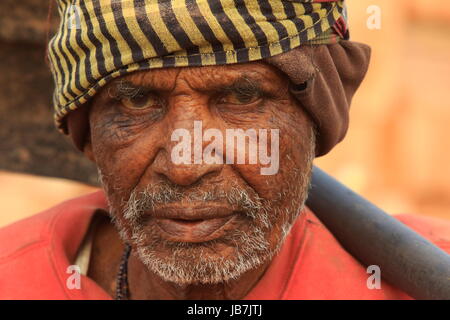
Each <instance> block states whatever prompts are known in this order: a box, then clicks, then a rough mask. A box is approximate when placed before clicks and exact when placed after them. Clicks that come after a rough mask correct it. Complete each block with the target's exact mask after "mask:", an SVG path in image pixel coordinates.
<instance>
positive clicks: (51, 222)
mask: <svg viewBox="0 0 450 320" xmlns="http://www.w3.org/2000/svg"><path fill="white" fill-rule="evenodd" d="M95 207H104V194H103V192H101V191H96V192H93V193H90V194H87V195H84V196H81V197H77V198H73V199H70V200H67V201H64V202H61V203H59V204H58V205H56V206H54V207H51V208H49V209H46V210H44V211H42V212H39V213H37V214H34V215H32V216H30V217H28V218H25V219H22V220H19V221H17V222H14V223H12V224H10V225H7V226H5V227H2V228H0V264H1V263H2V262H4V261H5V259H6V260H7V259H8V258H10V257H13V256H15V255H17V254H20V252H22V251H26V250H30V248H31V247H33V246H42V245H44V244H46V243H48V241H49V240H50V237H51V235H52V234H53V233H54V232H55V231H60V230H55V222H56V221H57V220H66V221H67V222H68V221H70V220H71V219H73V218H74V216H77V215H80V214H81V215H82V213H83V212H86V213H88V212H89V211H93V209H94V208H95ZM87 218H88V217H87Z"/></svg>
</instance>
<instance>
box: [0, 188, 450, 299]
mask: <svg viewBox="0 0 450 320" xmlns="http://www.w3.org/2000/svg"><path fill="white" fill-rule="evenodd" d="M106 207H107V205H106V201H105V196H104V194H103V192H102V191H98V192H95V193H92V194H89V195H87V196H83V197H80V198H76V199H73V200H69V201H66V202H64V203H62V204H60V205H58V206H56V207H54V208H51V209H49V210H46V211H44V212H42V213H39V214H37V215H34V216H32V217H29V218H27V219H24V220H21V221H18V222H16V223H14V224H12V225H9V226H6V227H4V228H2V229H0V299H111V297H110V296H109V295H108V294H107V293H106V292H105V291H104V290H103V289H102V288H101V287H100V286H98V285H97V284H96V283H95V282H94V281H93V280H92V279H90V278H88V277H86V276H81V288H80V289H69V288H68V286H67V285H66V282H67V279H68V277H70V276H71V275H72V273H66V271H67V267H68V266H69V265H71V264H73V263H74V260H75V257H76V253H77V250H78V248H79V246H80V245H81V242H82V240H83V238H84V236H85V234H86V232H87V229H88V227H89V223H90V219H91V218H92V216H93V213H94V212H95V210H96V209H97V208H103V209H106ZM397 218H399V219H400V220H401V221H402V222H404V223H406V224H407V225H409V226H410V227H412V228H413V229H415V230H416V231H417V232H419V233H421V234H422V235H423V236H425V237H426V238H428V239H429V240H431V241H433V242H434V243H436V244H437V245H438V246H440V247H441V248H443V249H444V250H446V251H447V252H450V221H445V220H439V219H432V218H425V217H420V216H410V215H402V216H397ZM370 275H371V274H368V273H367V272H366V268H365V267H364V266H362V265H361V264H360V263H359V262H358V261H357V260H356V259H355V258H354V257H353V256H351V255H350V254H349V253H348V252H347V251H345V250H344V249H343V248H342V247H341V246H340V244H339V242H338V241H337V240H336V239H335V238H334V237H333V235H332V234H331V233H330V231H328V230H327V229H326V228H325V227H324V225H323V224H322V223H321V222H320V221H319V220H318V219H317V218H316V217H315V216H314V214H313V213H312V212H311V211H309V210H305V212H304V213H303V214H301V215H300V216H299V218H298V219H297V221H296V223H295V225H294V226H293V228H292V230H291V232H290V234H289V235H288V236H287V238H286V241H285V243H284V244H283V247H282V249H281V251H280V253H279V254H278V255H277V256H276V257H275V258H274V259H273V261H272V263H271V265H270V266H269V268H268V269H267V270H266V272H265V273H264V276H263V277H262V278H261V280H260V281H259V282H258V283H257V285H256V286H255V287H254V288H253V289H252V290H251V292H250V293H249V294H248V295H247V296H246V297H245V298H246V299H409V297H408V296H407V295H406V294H405V293H403V292H401V291H400V290H398V289H396V288H394V287H392V286H390V285H389V284H388V283H386V282H384V281H383V282H382V283H381V289H368V287H367V279H368V277H369V276H370Z"/></svg>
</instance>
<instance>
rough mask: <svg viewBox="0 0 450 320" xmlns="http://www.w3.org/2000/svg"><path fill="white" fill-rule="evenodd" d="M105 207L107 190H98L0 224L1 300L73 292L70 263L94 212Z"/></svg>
mask: <svg viewBox="0 0 450 320" xmlns="http://www.w3.org/2000/svg"><path fill="white" fill-rule="evenodd" d="M104 207H105V200H104V195H103V193H102V192H95V193H92V194H89V195H85V196H82V197H79V198H75V199H71V200H68V201H65V202H63V203H61V204H59V205H57V206H55V207H53V208H50V209H48V210H45V211H43V212H41V213H38V214H36V215H33V216H31V217H29V218H26V219H23V220H20V221H18V222H15V223H13V224H11V225H9V226H6V227H3V228H2V229H0V288H1V289H0V299H67V298H70V297H72V296H73V293H71V292H68V289H67V288H66V287H65V285H64V284H65V280H66V278H67V274H66V273H67V267H68V266H69V265H70V264H71V263H72V261H73V259H74V257H75V256H76V252H77V250H78V247H79V245H80V243H81V241H82V239H83V237H84V234H85V232H86V230H87V228H88V226H89V223H90V219H91V217H92V215H93V214H94V212H95V211H96V209H97V208H104ZM76 297H78V298H80V297H82V295H81V293H79V296H76Z"/></svg>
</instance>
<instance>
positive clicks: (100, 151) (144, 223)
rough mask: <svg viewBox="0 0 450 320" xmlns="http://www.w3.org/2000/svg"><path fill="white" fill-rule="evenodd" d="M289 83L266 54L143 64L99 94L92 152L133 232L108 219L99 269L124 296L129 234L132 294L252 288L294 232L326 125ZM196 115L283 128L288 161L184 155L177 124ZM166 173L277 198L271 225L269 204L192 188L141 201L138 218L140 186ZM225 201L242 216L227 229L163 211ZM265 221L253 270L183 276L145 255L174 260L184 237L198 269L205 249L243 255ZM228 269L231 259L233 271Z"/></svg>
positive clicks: (185, 257)
mask: <svg viewBox="0 0 450 320" xmlns="http://www.w3.org/2000/svg"><path fill="white" fill-rule="evenodd" d="M249 84H250V85H249ZM140 86H142V87H145V88H146V89H145V90H144V94H142V90H140V89H139V90H140V91H139V90H137V91H136V90H135V89H136V88H138V87H140ZM130 88H131V89H130ZM236 88H238V89H236ZM288 88H289V82H288V79H287V77H286V76H284V75H282V74H281V73H279V72H278V71H277V70H276V69H275V68H273V67H271V66H269V65H267V64H265V63H263V62H253V63H246V64H237V65H228V66H212V67H198V68H194V67H193V68H172V69H156V70H152V71H142V72H138V73H134V74H130V75H126V76H124V77H122V78H119V79H116V80H114V81H112V82H111V83H110V84H108V86H106V87H105V88H104V89H103V90H102V91H101V92H100V93H99V94H97V96H96V97H95V99H94V101H93V102H92V104H91V106H90V108H91V109H90V116H89V118H90V120H89V122H90V130H91V137H90V141H88V142H87V144H86V146H85V153H86V155H87V156H88V157H89V158H90V159H92V160H93V161H95V162H96V164H97V166H98V168H99V172H100V173H101V177H102V182H103V185H104V189H105V192H106V194H107V197H108V201H109V205H110V210H111V214H112V215H113V217H114V218H113V219H114V221H115V224H116V228H118V230H119V232H120V235H121V237H122V239H120V238H119V236H118V233H117V231H116V229H114V228H113V227H112V224H111V223H109V220H108V219H105V220H104V221H103V223H101V224H100V226H99V227H98V229H97V232H96V236H95V239H94V247H93V255H92V260H91V264H90V269H89V270H90V271H89V275H90V276H91V277H92V278H94V280H95V281H97V282H98V283H99V284H100V285H101V286H102V287H103V288H105V290H106V291H107V292H109V293H110V294H111V295H112V296H114V290H115V286H114V282H115V277H116V272H117V266H118V264H119V260H120V256H121V253H122V251H121V249H122V248H123V244H122V243H123V241H126V242H129V243H131V244H132V247H133V253H134V254H132V255H131V257H130V260H129V285H130V295H131V298H132V299H240V298H243V297H244V296H245V295H246V294H247V293H248V292H249V291H250V290H251V289H252V288H253V287H254V286H255V284H256V283H257V282H258V279H259V278H260V277H261V276H262V275H263V273H264V271H265V270H266V269H267V267H268V265H269V264H270V260H271V258H272V256H273V254H275V253H276V251H277V250H278V249H279V247H280V245H281V244H282V241H283V239H284V235H285V234H284V233H283V231H284V232H285V233H286V231H287V229H286V226H290V225H291V224H292V223H293V221H294V220H295V218H296V216H297V214H298V213H299V212H298V211H299V210H300V208H301V207H302V205H303V202H304V200H305V198H306V190H307V185H308V179H309V174H310V170H311V161H312V158H313V157H314V155H313V150H314V131H313V125H312V122H311V120H310V119H309V117H308V116H307V115H306V114H305V113H304V111H303V110H302V109H301V107H300V106H299V105H298V103H297V102H296V101H295V99H294V98H293V97H292V95H291V94H290V93H289V90H288ZM133 90H134V91H133ZM138 91H139V94H136V92H138ZM127 92H128V93H127ZM130 92H132V94H131V95H130V94H129V93H130ZM243 92H244V93H243ZM194 120H202V121H203V131H205V130H206V129H208V128H217V129H219V130H221V131H224V130H225V129H227V128H242V129H244V130H245V129H248V128H254V129H260V128H261V129H274V128H277V129H279V130H280V135H279V139H280V140H279V141H280V142H279V158H280V168H279V171H278V173H277V174H275V175H261V174H260V167H261V165H260V164H223V165H222V164H205V163H203V164H179V165H177V164H174V163H173V161H171V149H172V148H173V146H174V145H175V144H176V142H173V141H171V138H170V137H171V134H172V132H173V130H175V129H177V128H185V129H188V130H189V131H191V132H192V131H193V122H194ZM206 144H207V143H204V145H203V147H205V145H206ZM161 184H163V185H166V186H169V188H170V190H176V191H179V192H181V193H182V194H183V195H192V194H193V193H194V192H200V193H202V192H206V191H210V190H213V191H214V192H216V191H218V192H225V193H227V194H228V193H229V192H231V191H232V190H244V191H245V192H247V194H248V195H249V197H250V198H251V199H253V200H255V199H257V200H259V201H260V203H261V204H263V206H267V208H270V210H266V211H267V212H266V214H267V218H268V220H269V222H270V223H269V225H270V226H269V227H267V225H265V224H264V223H263V221H262V219H261V214H262V213H261V212H262V211H264V210H259V211H257V212H256V213H255V215H254V216H253V218H252V217H250V216H249V215H246V214H245V210H243V209H242V207H240V206H239V205H236V206H234V205H233V204H232V203H231V204H230V203H229V202H227V201H226V199H224V198H220V197H219V198H214V199H213V200H211V201H210V200H208V201H205V199H203V200H198V199H197V200H192V198H189V199H187V198H183V199H179V200H173V201H171V202H170V203H169V207H167V206H165V205H166V204H161V203H157V209H158V208H159V209H160V210H156V211H155V210H150V209H149V208H148V207H147V208H146V209H148V210H147V211H146V213H145V214H144V213H143V211H141V212H140V215H138V216H137V218H136V219H135V220H130V219H127V218H126V215H125V214H124V212H126V211H127V209H128V210H129V208H128V207H127V206H128V205H130V202H129V201H128V200H129V199H130V195H131V194H132V193H133V191H135V192H136V194H135V195H137V196H140V195H142V191H143V190H145V189H146V188H148V187H149V186H150V187H152V186H157V185H161ZM166 191H167V190H166ZM140 192H141V193H140ZM127 201H128V202H127ZM218 207H219V208H222V209H224V210H225V211H226V212H228V213H230V212H232V214H231V216H232V219H231V220H229V221H228V220H227V221H228V222H227V223H225V224H224V225H223V227H221V228H219V229H218V230H215V229H214V228H213V229H214V230H215V231H214V232H213V233H210V232H209V231H211V230H210V229H211V228H209V229H208V227H205V230H203V229H202V227H199V228H197V229H196V231H195V232H191V231H189V230H191V229H190V228H189V227H184V225H183V223H181V222H180V223H179V224H177V223H175V222H173V220H170V221H172V222H173V223H172V222H170V221H169V222H168V223H167V224H163V223H161V221H163V218H165V216H164V215H165V214H166V213H167V215H170V218H171V219H176V218H180V219H184V218H185V216H186V214H189V213H192V212H194V213H195V212H208V210H209V211H211V212H213V216H214V213H217V212H220V210H219V211H217V210H216V209H217V208H218ZM135 209H136V208H135ZM199 210H200V211H199ZM201 210H203V211H201ZM227 210H228V211H227ZM158 221H159V222H158ZM184 222H186V221H184ZM218 223H219V224H220V222H218ZM221 223H223V222H221ZM180 225H181V226H180ZM161 226H163V227H161ZM133 228H134V229H133ZM136 230H139V232H140V235H141V238H140V242H139V241H137V240H136V234H134V233H133V232H137V231H136ZM236 230H241V231H242V232H243V233H244V234H247V235H248V237H249V238H247V241H244V239H245V238H242V237H240V238H239V237H235V236H236V233H235V232H236ZM255 230H259V235H260V236H261V235H262V237H263V239H264V240H265V241H266V244H267V246H266V247H265V248H264V249H263V250H259V251H258V250H254V252H253V256H252V257H253V258H255V259H254V264H253V265H252V266H251V267H250V268H247V269H245V268H244V269H243V268H241V269H242V272H240V273H237V274H234V275H233V276H232V277H230V279H227V278H226V277H225V278H224V279H222V281H220V279H215V280H214V279H212V280H211V279H210V280H211V281H208V280H205V281H204V283H201V282H202V281H186V282H185V283H181V282H180V279H179V278H176V277H175V276H174V275H173V274H171V273H168V274H163V275H162V274H161V273H158V271H155V269H154V268H152V267H151V266H149V263H148V261H145V259H146V258H145V257H146V256H145V255H146V254H148V250H150V249H148V250H147V251H146V249H144V248H145V247H147V248H150V247H151V248H152V249H151V250H153V251H152V255H151V257H153V258H155V259H156V258H157V259H159V260H160V261H162V265H163V266H164V261H169V259H170V257H173V256H172V255H173V252H172V251H173V250H175V248H176V250H177V251H176V254H177V255H176V258H174V259H175V260H174V261H175V266H176V265H177V263H179V265H180V266H184V267H185V268H187V269H188V271H189V269H192V268H193V267H192V268H190V266H191V265H192V266H194V265H195V263H196V261H200V260H199V259H200V258H201V259H203V260H204V261H211V262H212V265H214V263H215V262H217V261H230V262H232V263H234V262H235V256H236V255H237V253H238V252H239V250H241V251H242V250H245V248H246V246H248V245H249V242H248V241H249V239H250V240H251V239H253V238H252V237H255V234H256V233H255V232H253V231H255ZM166 231H167V232H166ZM207 231H208V232H207ZM252 232H253V233H252ZM133 237H134V238H133ZM241 242H247V243H241ZM180 243H181V244H180ZM249 247H251V245H249ZM137 252H138V253H139V254H136V253H137ZM147 258H148V256H147ZM165 259H166V260H165ZM224 259H225V260H224ZM246 259H247V258H246ZM248 259H250V258H248ZM147 260H149V259H147ZM203 260H201V261H203ZM249 261H250V260H249ZM232 265H233V264H232ZM233 266H234V265H233ZM219 267H220V264H219ZM235 269H236V268H235ZM235 269H233V270H234V271H236V270H235ZM221 270H222V269H221ZM233 270H232V271H233ZM207 271H208V270H207ZM227 272H231V271H230V270H227V271H226V272H224V274H227ZM205 279H207V278H205ZM213 280H214V281H213Z"/></svg>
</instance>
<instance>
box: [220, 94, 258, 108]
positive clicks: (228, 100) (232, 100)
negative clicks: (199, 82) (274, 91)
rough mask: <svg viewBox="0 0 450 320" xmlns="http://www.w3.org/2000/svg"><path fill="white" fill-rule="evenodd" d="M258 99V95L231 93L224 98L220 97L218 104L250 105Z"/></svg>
mask: <svg viewBox="0 0 450 320" xmlns="http://www.w3.org/2000/svg"><path fill="white" fill-rule="evenodd" d="M259 98H260V95H259V94H258V93H254V92H252V93H250V92H249V93H247V92H245V93H241V92H232V93H229V94H227V95H225V96H222V97H221V98H220V99H219V103H220V104H238V105H239V104H242V105H243V104H250V103H253V102H255V101H257V100H258V99H259Z"/></svg>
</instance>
